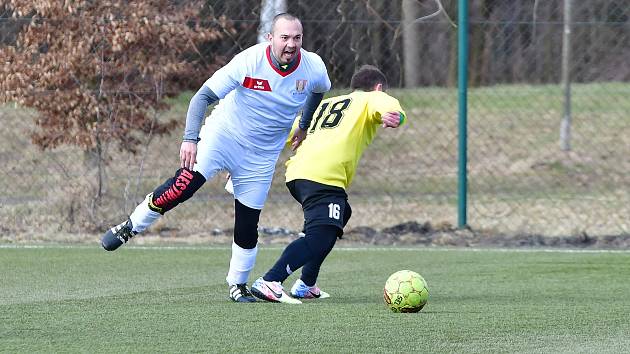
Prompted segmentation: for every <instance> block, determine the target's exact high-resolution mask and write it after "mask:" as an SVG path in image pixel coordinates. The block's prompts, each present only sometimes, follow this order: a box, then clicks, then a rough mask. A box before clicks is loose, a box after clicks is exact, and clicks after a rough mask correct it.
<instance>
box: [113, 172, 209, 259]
mask: <svg viewBox="0 0 630 354" xmlns="http://www.w3.org/2000/svg"><path fill="white" fill-rule="evenodd" d="M205 182H206V178H205V177H204V176H203V175H202V174H201V173H199V172H197V171H190V170H188V169H185V168H180V169H179V170H177V171H176V172H175V176H174V177H171V178H169V179H167V180H166V181H164V183H163V184H162V185H160V186H159V187H157V188H156V189H155V190H154V191H153V193H150V194H149V195H147V196H146V198H145V199H144V200H143V201H142V203H140V204H139V205H138V206H137V207H136V209H135V210H134V211H133V213H131V215H130V216H129V219H128V220H126V221H125V222H124V223H122V224H120V225H118V226H115V227H113V228H111V229H110V230H108V231H107V232H106V233H105V235H104V236H103V238H102V239H101V244H102V246H103V248H104V249H106V250H107V251H113V250H115V249H117V248H118V247H120V246H121V245H123V244H124V243H126V242H127V241H129V239H130V238H131V237H133V236H134V235H137V234H138V233H140V232H142V231H144V230H145V229H146V228H147V227H149V226H150V225H151V224H153V223H154V222H155V221H156V220H157V219H158V218H159V217H160V216H162V215H164V213H166V212H167V211H169V210H171V209H173V208H174V207H176V206H177V205H178V204H180V203H183V202H185V201H186V200H188V199H189V198H190V197H192V195H193V194H194V193H195V192H196V191H197V190H198V189H199V188H200V187H201V186H202V185H203V184H204V183H205Z"/></svg>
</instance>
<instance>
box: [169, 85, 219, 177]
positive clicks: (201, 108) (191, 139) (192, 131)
mask: <svg viewBox="0 0 630 354" xmlns="http://www.w3.org/2000/svg"><path fill="white" fill-rule="evenodd" d="M218 100H219V98H218V97H217V95H216V94H215V93H214V92H212V90H210V89H209V88H208V86H206V85H203V86H201V88H200V89H199V91H197V93H196V94H195V95H194V96H193V97H192V99H191V100H190V104H189V105H188V113H187V114H186V128H185V129H184V141H183V142H182V146H181V148H180V150H179V158H180V162H181V167H182V168H187V169H189V170H192V168H193V166H194V165H195V161H196V158H197V141H198V140H199V130H200V129H201V123H202V122H203V118H204V115H205V114H206V109H207V108H208V106H209V105H211V104H213V103H214V102H216V101H218Z"/></svg>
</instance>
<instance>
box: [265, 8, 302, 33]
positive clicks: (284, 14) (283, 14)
mask: <svg viewBox="0 0 630 354" xmlns="http://www.w3.org/2000/svg"><path fill="white" fill-rule="evenodd" d="M281 18H282V19H285V20H287V21H298V22H300V24H302V21H300V19H299V18H297V16H295V15H292V14H290V13H288V12H281V13H279V14H277V15H275V16H274V17H273V20H271V33H273V29H274V28H275V27H276V22H278V20H279V19H281Z"/></svg>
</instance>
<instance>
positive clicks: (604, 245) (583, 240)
mask: <svg viewBox="0 0 630 354" xmlns="http://www.w3.org/2000/svg"><path fill="white" fill-rule="evenodd" d="M344 239H345V240H347V241H350V242H358V243H361V244H373V245H399V246H402V245H425V246H451V247H508V248H514V247H545V248H593V249H630V235H609V236H590V235H588V234H586V233H581V234H578V235H568V236H544V235H536V234H514V235H506V234H500V233H493V232H490V231H479V230H472V229H469V228H465V229H457V228H454V227H452V226H450V225H436V226H434V225H431V224H430V223H428V222H426V223H422V224H421V223H417V222H406V223H402V224H398V225H394V226H392V227H388V228H384V229H381V230H376V229H373V228H369V227H355V228H353V229H351V230H348V231H347V232H346V233H345V235H344Z"/></svg>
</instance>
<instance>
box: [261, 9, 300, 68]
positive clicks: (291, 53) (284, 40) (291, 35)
mask: <svg viewBox="0 0 630 354" xmlns="http://www.w3.org/2000/svg"><path fill="white" fill-rule="evenodd" d="M269 40H270V41H271V51H272V52H273V55H274V56H275V57H276V59H278V61H279V62H280V64H288V63H290V62H291V61H292V60H293V59H294V58H295V56H296V55H297V54H298V52H299V51H300V48H302V24H301V23H300V21H298V20H292V21H290V20H285V19H283V18H280V19H278V20H277V21H276V25H275V26H274V27H273V28H272V29H271V33H270V34H269Z"/></svg>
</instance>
